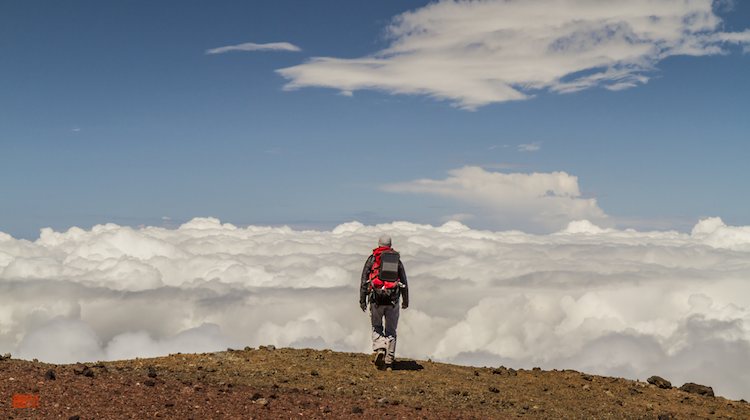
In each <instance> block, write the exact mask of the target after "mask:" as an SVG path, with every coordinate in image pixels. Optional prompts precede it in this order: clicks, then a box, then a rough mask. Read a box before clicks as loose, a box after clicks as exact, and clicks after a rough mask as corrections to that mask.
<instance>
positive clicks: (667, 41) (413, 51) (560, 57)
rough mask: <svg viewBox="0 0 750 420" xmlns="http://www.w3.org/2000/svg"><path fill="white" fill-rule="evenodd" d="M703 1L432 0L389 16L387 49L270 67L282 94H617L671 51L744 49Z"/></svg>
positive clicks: (746, 41) (473, 99) (501, 98)
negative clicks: (319, 90) (322, 90)
mask: <svg viewBox="0 0 750 420" xmlns="http://www.w3.org/2000/svg"><path fill="white" fill-rule="evenodd" d="M712 5H713V1H712V0H692V1H684V0H656V1H655V0H631V1H627V2H625V1H620V0H601V1H578V0H554V1H553V0H545V1H521V0H507V1H452V0H444V1H441V2H438V3H432V4H429V5H427V6H425V7H422V8H420V9H416V10H414V11H409V12H406V13H403V14H401V15H398V16H396V17H395V18H394V19H393V20H392V22H391V24H390V25H389V26H388V28H387V36H388V38H389V40H390V45H389V46H388V47H387V48H385V49H383V50H380V51H377V52H374V53H372V54H370V55H367V56H364V57H359V58H339V57H314V58H312V59H310V60H309V61H307V62H306V63H303V64H300V65H296V66H293V67H287V68H283V69H279V70H277V72H278V73H279V74H281V75H282V76H283V77H285V78H286V79H288V80H289V81H288V83H287V84H286V86H285V89H287V90H292V89H298V88H303V87H311V86H317V87H328V88H333V89H338V90H340V91H343V92H347V93H349V92H353V91H355V90H360V89H375V90H382V91H385V92H388V93H392V94H413V95H426V96H430V97H433V98H436V99H441V100H448V101H450V102H451V103H453V104H454V105H455V106H457V107H460V108H463V109H468V110H472V109H476V108H478V107H481V106H484V105H487V104H491V103H496V102H505V101H513V100H524V99H529V98H531V97H533V96H534V95H535V94H537V93H539V92H545V91H546V92H554V93H569V92H576V91H580V90H584V89H590V88H593V87H603V88H605V89H609V90H613V91H617V90H623V89H628V88H632V87H635V86H639V85H643V84H645V83H647V82H648V80H649V78H650V77H651V76H650V75H651V73H652V72H653V71H654V69H655V67H656V65H657V64H658V63H659V62H660V61H662V60H664V59H665V58H667V57H670V56H675V55H692V56H703V55H714V54H722V53H725V52H727V47H728V46H729V45H736V46H744V47H745V48H747V46H748V45H750V31H744V32H723V31H722V30H721V28H722V20H721V18H720V17H719V16H717V15H716V14H715V13H714V10H713V8H712Z"/></svg>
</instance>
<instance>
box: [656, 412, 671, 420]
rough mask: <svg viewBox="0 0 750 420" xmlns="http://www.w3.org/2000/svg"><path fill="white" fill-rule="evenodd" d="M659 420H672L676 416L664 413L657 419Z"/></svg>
mask: <svg viewBox="0 0 750 420" xmlns="http://www.w3.org/2000/svg"><path fill="white" fill-rule="evenodd" d="M657 418H658V419H659V420H672V419H674V418H675V416H674V415H673V414H672V413H662V414H659V417H657Z"/></svg>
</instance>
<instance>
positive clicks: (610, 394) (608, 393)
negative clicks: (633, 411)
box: [604, 390, 615, 397]
mask: <svg viewBox="0 0 750 420" xmlns="http://www.w3.org/2000/svg"><path fill="white" fill-rule="evenodd" d="M604 393H605V394H607V395H609V396H610V397H614V396H615V394H613V393H612V391H610V390H606V391H604Z"/></svg>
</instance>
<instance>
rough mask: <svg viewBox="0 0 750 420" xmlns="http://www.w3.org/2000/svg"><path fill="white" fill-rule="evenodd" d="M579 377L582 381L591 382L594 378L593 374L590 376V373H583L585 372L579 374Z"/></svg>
mask: <svg viewBox="0 0 750 420" xmlns="http://www.w3.org/2000/svg"><path fill="white" fill-rule="evenodd" d="M581 379H583V380H584V381H589V382H591V381H593V380H594V377H593V376H591V375H585V374H584V375H581Z"/></svg>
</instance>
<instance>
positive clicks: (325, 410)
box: [322, 406, 333, 414]
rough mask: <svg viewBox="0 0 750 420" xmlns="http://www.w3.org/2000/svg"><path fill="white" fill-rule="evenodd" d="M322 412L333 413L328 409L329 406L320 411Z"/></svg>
mask: <svg viewBox="0 0 750 420" xmlns="http://www.w3.org/2000/svg"><path fill="white" fill-rule="evenodd" d="M322 411H323V412H324V413H326V414H328V413H330V412H331V411H333V410H331V407H329V406H325V407H323V410H322Z"/></svg>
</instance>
